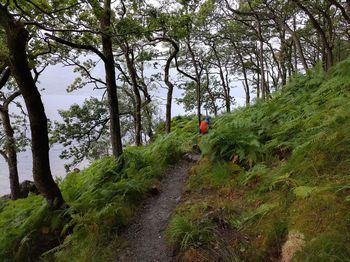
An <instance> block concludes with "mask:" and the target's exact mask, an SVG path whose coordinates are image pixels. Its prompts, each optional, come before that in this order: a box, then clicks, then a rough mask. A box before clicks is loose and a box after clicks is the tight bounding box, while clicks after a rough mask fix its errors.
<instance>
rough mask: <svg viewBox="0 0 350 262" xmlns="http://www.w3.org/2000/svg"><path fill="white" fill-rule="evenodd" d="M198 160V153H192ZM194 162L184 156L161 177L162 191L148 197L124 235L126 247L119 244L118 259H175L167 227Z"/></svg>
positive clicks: (162, 261)
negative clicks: (167, 234)
mask: <svg viewBox="0 0 350 262" xmlns="http://www.w3.org/2000/svg"><path fill="white" fill-rule="evenodd" d="M191 158H192V160H196V159H195V158H197V156H192V157H191ZM192 165H193V163H191V161H186V160H181V161H180V162H179V163H178V164H176V165H174V166H172V167H170V168H169V169H168V171H167V173H166V175H165V176H164V178H163V179H162V182H161V186H160V193H159V194H158V195H156V196H153V197H150V198H149V199H147V200H146V201H145V204H144V205H143V207H142V208H141V209H140V210H139V213H138V214H137V215H136V218H135V221H134V222H133V223H132V224H131V225H130V226H129V228H128V229H127V231H126V232H125V234H124V235H123V236H122V237H124V239H126V243H127V244H126V245H127V246H125V247H121V248H120V255H119V256H118V258H117V260H116V261H119V262H170V261H175V257H174V256H175V255H174V254H173V250H172V249H171V248H169V247H167V245H166V240H165V230H166V227H167V224H168V222H169V219H170V216H171V214H172V212H173V211H174V209H175V207H176V205H177V203H178V202H179V201H180V199H181V194H182V189H183V186H184V183H185V181H186V178H187V174H188V172H189V170H190V168H191V166H192Z"/></svg>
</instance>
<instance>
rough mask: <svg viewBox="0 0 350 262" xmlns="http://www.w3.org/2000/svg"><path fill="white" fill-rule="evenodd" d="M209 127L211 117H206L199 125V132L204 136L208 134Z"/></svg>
mask: <svg viewBox="0 0 350 262" xmlns="http://www.w3.org/2000/svg"><path fill="white" fill-rule="evenodd" d="M208 127H209V117H208V116H206V117H205V120H202V121H201V123H200V125H199V132H200V133H201V134H203V135H204V134H206V133H208Z"/></svg>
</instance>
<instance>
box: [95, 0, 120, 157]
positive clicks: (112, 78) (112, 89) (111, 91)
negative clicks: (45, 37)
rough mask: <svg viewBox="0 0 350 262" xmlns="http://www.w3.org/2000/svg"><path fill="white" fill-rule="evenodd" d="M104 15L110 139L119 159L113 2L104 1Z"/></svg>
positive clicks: (103, 36)
mask: <svg viewBox="0 0 350 262" xmlns="http://www.w3.org/2000/svg"><path fill="white" fill-rule="evenodd" d="M103 11H104V13H103V15H102V16H101V18H100V22H101V29H102V32H104V33H103V34H102V48H103V55H104V57H105V61H104V67H105V73H106V86H107V98H108V109H109V115H110V124H109V128H110V133H111V134H110V136H111V137H110V139H111V144H112V153H113V156H114V157H116V158H118V157H119V156H120V155H121V154H122V153H123V146H122V138H121V131H120V119H119V102H118V95H117V84H116V75H115V66H114V56H113V46H112V39H111V35H110V32H109V31H110V27H111V1H110V0H105V1H104V10H103Z"/></svg>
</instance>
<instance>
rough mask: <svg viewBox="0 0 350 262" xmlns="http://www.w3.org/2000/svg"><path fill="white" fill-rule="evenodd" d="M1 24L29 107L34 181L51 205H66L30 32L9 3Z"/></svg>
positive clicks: (2, 12) (11, 63)
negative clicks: (31, 58)
mask: <svg viewBox="0 0 350 262" xmlns="http://www.w3.org/2000/svg"><path fill="white" fill-rule="evenodd" d="M0 26H1V27H2V28H3V30H4V31H5V34H6V45H7V48H8V55H9V56H8V60H9V67H10V71H11V75H12V76H13V77H14V79H15V80H16V83H17V85H18V88H19V90H20V92H21V94H22V96H23V99H24V101H25V104H26V108H27V111H28V117H29V121H30V128H31V138H32V153H33V177H34V182H35V185H36V187H37V188H38V190H39V191H40V192H41V193H42V194H43V195H44V197H45V198H46V199H47V200H48V201H49V203H50V205H51V206H52V207H55V208H59V207H62V206H63V204H64V200H63V197H62V194H61V191H60V189H59V188H58V186H57V184H56V183H55V181H54V180H53V178H52V174H51V169H50V160H49V139H48V128H47V118H46V114H45V111H44V106H43V103H42V101H41V97H40V93H39V91H38V88H37V86H36V84H35V81H34V79H33V77H32V75H31V72H30V67H29V64H28V56H27V51H26V46H27V42H28V36H29V32H28V31H27V30H26V28H25V26H24V24H23V23H22V22H21V21H18V20H15V18H14V16H13V15H12V14H11V13H10V12H9V10H8V6H6V5H3V4H0Z"/></svg>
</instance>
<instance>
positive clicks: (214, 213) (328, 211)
mask: <svg viewBox="0 0 350 262" xmlns="http://www.w3.org/2000/svg"><path fill="white" fill-rule="evenodd" d="M349 91H350V59H348V60H346V61H343V62H341V63H339V64H338V65H336V66H335V67H334V68H333V69H331V70H330V71H329V72H328V73H325V72H324V71H323V70H322V68H321V67H320V66H317V67H315V68H314V69H313V70H310V71H308V72H307V73H306V74H305V75H296V76H294V77H293V78H292V79H291V80H290V81H289V83H288V84H287V85H286V86H285V87H284V88H283V90H282V91H280V92H278V93H275V94H273V98H272V99H270V100H269V101H266V102H263V101H257V102H256V103H255V104H254V105H253V106H250V107H248V108H240V109H237V110H235V111H234V112H233V113H230V114H224V115H222V116H220V117H218V118H217V119H215V123H214V125H213V128H212V129H211V130H210V132H209V134H208V135H207V136H205V137H203V139H202V142H201V148H202V159H201V161H200V162H199V164H198V165H197V166H196V167H195V168H194V169H193V170H192V174H191V176H190V178H189V180H188V183H187V186H186V194H185V196H184V200H183V201H182V203H181V204H180V205H179V206H178V207H177V210H176V213H175V215H174V217H173V220H172V222H171V223H170V226H169V229H168V232H170V233H169V235H170V242H171V243H177V244H179V245H181V247H182V248H183V249H182V252H181V258H182V259H183V260H184V261H197V260H198V261H267V260H268V261H271V260H280V259H281V258H282V257H283V256H284V254H283V252H282V247H283V245H284V243H285V242H286V241H287V239H288V236H289V235H290V234H291V233H293V232H297V233H298V234H299V235H301V236H302V237H303V241H304V244H303V245H302V246H301V247H300V248H299V249H298V248H295V247H294V248H295V250H292V252H293V254H294V259H295V261H349V257H350V256H349V246H350V220H349V217H350V211H349V210H350V209H349V208H350V201H349V199H350V195H349V194H350V177H349V170H350V160H349V159H350V147H349V144H350V134H349V132H348V130H350V114H349V108H350V99H349V98H350V92H349ZM202 203H210V204H208V205H209V206H210V208H208V205H207V206H206V207H202V208H194V207H200V206H202V205H201V204H202ZM179 220H180V221H188V223H190V225H196V227H195V231H194V230H193V228H191V230H189V229H188V228H187V227H183V225H182V224H181V223H178V221H179ZM203 221H205V222H206V223H209V224H210V225H211V227H210V230H211V236H214V237H212V238H210V239H203V241H200V240H199V239H198V237H197V238H193V241H192V238H191V237H188V236H187V235H186V232H192V231H194V232H198V233H196V234H195V235H200V232H201V229H200V228H198V226H200V225H202V222H203ZM203 225H207V224H203ZM203 230H204V232H206V231H207V230H208V229H207V227H205V226H204V227H203ZM174 232H175V233H176V234H174ZM184 242H185V244H186V245H184V244H183V243H184ZM222 242H224V243H225V244H224V245H222V244H221V243H222ZM221 246H225V248H222V247H221ZM227 249H228V250H229V251H227ZM201 250H205V251H206V252H201ZM220 250H222V252H221V251H220ZM203 254H205V257H203V256H204V255H203ZM210 259H211V260H210ZM293 261H294V260H293Z"/></svg>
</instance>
